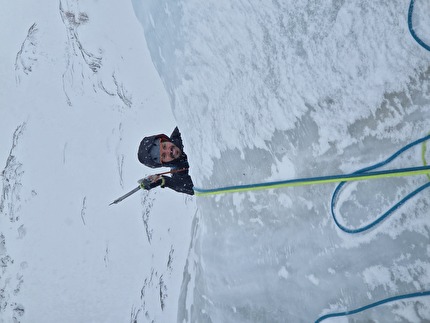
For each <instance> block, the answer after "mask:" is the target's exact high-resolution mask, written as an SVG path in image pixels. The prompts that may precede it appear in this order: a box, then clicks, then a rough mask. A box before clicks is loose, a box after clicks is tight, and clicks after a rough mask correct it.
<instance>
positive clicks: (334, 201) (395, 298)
mask: <svg viewBox="0 0 430 323" xmlns="http://www.w3.org/2000/svg"><path fill="white" fill-rule="evenodd" d="M414 4H415V0H411V2H410V4H409V11H408V28H409V32H410V33H411V35H412V37H413V38H414V39H415V41H416V42H417V43H418V44H419V45H420V46H422V47H423V48H424V49H426V50H428V51H430V46H429V45H427V44H426V43H425V42H423V41H422V40H421V39H420V38H419V37H418V36H417V34H416V33H415V30H414V28H413V26H412V14H413V11H414ZM429 138H430V136H426V137H423V138H421V139H418V140H417V141H414V142H412V143H410V144H409V145H407V146H405V147H403V148H402V149H400V150H399V151H397V152H396V153H394V154H393V155H392V156H390V157H389V158H387V159H386V160H384V161H382V162H380V163H378V164H375V165H373V166H370V167H367V168H363V169H361V170H358V171H356V172H355V173H364V172H367V171H370V170H373V169H375V168H378V167H382V166H384V165H386V164H388V163H389V162H391V161H392V160H393V159H395V158H396V157H398V156H399V155H400V154H402V153H403V152H405V151H406V150H408V149H410V148H412V147H414V146H415V145H418V144H420V143H422V142H424V141H426V140H428V139H429ZM345 184H346V183H345V182H343V183H340V184H339V185H338V186H337V187H336V189H335V191H334V193H333V196H332V199H331V214H332V216H333V219H334V222H335V223H336V225H337V226H338V227H339V228H340V229H341V230H342V231H344V232H347V233H351V234H355V233H360V232H364V231H366V230H369V229H370V228H372V227H374V226H375V225H377V224H379V223H380V222H382V221H383V220H384V219H386V218H387V217H388V216H389V215H390V214H392V213H393V212H394V211H395V210H397V209H398V208H399V207H400V206H402V205H403V204H404V203H405V202H406V201H407V200H409V199H410V198H412V197H413V196H415V195H416V194H418V193H419V192H421V191H423V190H424V189H426V188H428V187H429V186H430V182H429V183H427V184H424V185H422V186H420V187H418V188H417V189H416V190H415V191H413V192H411V193H409V194H408V195H407V196H405V197H404V198H403V199H402V200H401V201H400V202H398V203H397V204H396V205H394V206H393V207H391V208H390V209H389V210H388V211H387V212H385V213H384V214H382V215H381V216H380V217H378V218H377V219H376V220H375V221H373V222H372V223H370V224H368V225H365V226H364V227H361V228H358V229H349V228H347V227H345V226H343V225H341V224H340V223H339V222H338V220H337V218H336V214H335V212H334V207H335V204H336V201H337V196H338V195H339V192H340V190H341V188H342V187H343V186H344V185H345ZM422 296H430V291H424V292H418V293H412V294H404V295H398V296H394V297H390V298H386V299H383V300H380V301H378V302H375V303H371V304H369V305H366V306H363V307H360V308H357V309H355V310H351V311H345V312H339V313H332V314H327V315H324V316H321V317H319V318H318V319H317V320H316V321H315V323H319V322H321V321H323V320H326V319H328V318H332V317H339V316H348V315H352V314H356V313H359V312H362V311H366V310H368V309H370V308H373V307H376V306H379V305H382V304H386V303H390V302H394V301H398V300H401V299H407V298H414V297H422Z"/></svg>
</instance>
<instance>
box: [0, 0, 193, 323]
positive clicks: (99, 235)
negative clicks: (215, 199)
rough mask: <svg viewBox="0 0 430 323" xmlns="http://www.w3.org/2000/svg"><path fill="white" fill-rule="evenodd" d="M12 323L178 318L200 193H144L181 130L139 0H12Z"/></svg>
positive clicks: (8, 154)
mask: <svg viewBox="0 0 430 323" xmlns="http://www.w3.org/2000/svg"><path fill="white" fill-rule="evenodd" d="M0 24H1V28H0V40H1V44H2V46H1V50H0V55H1V56H0V58H1V59H0V71H1V75H2V78H1V81H0V82H1V86H0V100H1V108H0V129H1V130H0V131H1V136H0V138H1V139H0V143H1V145H0V147H1V149H0V161H1V163H2V166H1V171H2V172H1V175H2V176H1V178H0V180H1V188H2V191H1V192H2V193H1V196H0V197H1V200H0V263H1V267H0V322H5V323H6V322H7V323H8V322H115V323H116V322H132V321H134V320H135V319H137V320H139V321H147V320H157V321H165V322H168V321H173V320H175V319H176V313H177V304H178V302H177V300H178V298H179V292H180V287H181V280H182V273H183V267H184V265H185V260H186V257H187V250H188V247H189V243H190V240H191V221H192V217H193V215H194V214H195V204H194V200H193V199H192V198H185V197H184V196H180V195H178V194H174V193H173V192H168V190H164V191H162V192H161V191H154V192H150V194H147V193H144V192H139V193H137V194H136V195H134V196H132V197H130V198H129V199H127V200H125V201H123V202H122V203H121V204H119V205H115V206H108V205H109V203H110V202H112V201H113V200H114V199H115V198H117V197H118V196H120V195H122V194H124V193H125V192H127V191H128V190H131V189H132V188H134V187H136V186H137V180H138V179H139V178H141V177H144V176H145V175H149V174H151V173H152V172H153V170H149V169H147V168H145V167H143V166H142V165H141V164H139V162H138V161H137V158H136V157H137V156H136V154H137V148H138V145H139V142H140V140H141V139H142V137H143V136H145V135H152V134H153V133H160V132H166V133H167V134H170V132H171V131H172V130H173V128H174V126H175V125H176V123H175V121H174V119H173V117H172V114H171V112H170V111H171V110H170V107H169V101H168V98H167V96H166V94H165V91H164V88H163V85H162V83H161V81H160V79H159V77H158V75H157V73H156V71H155V69H154V67H153V65H152V62H151V59H150V57H149V53H148V50H147V47H146V44H145V39H144V35H143V31H142V28H141V26H140V25H139V24H138V22H137V20H136V18H135V15H134V12H133V8H132V5H131V3H117V2H115V1H109V2H106V1H104V2H102V3H101V2H98V1H90V2H86V3H82V2H79V1H72V0H70V1H69V0H63V1H54V2H53V1H38V2H32V1H18V2H8V3H6V2H3V3H2V10H1V12H0Z"/></svg>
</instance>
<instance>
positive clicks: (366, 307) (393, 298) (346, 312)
mask: <svg viewBox="0 0 430 323" xmlns="http://www.w3.org/2000/svg"><path fill="white" fill-rule="evenodd" d="M422 296H430V291H425V292H418V293H411V294H404V295H399V296H394V297H390V298H386V299H383V300H380V301H378V302H375V303H372V304H369V305H366V306H363V307H360V308H357V309H355V310H351V311H345V312H339V313H331V314H327V315H324V316H321V317H319V318H318V319H317V320H316V321H315V323H319V322H321V321H323V320H326V319H328V318H332V317H339V316H347V315H352V314H356V313H359V312H363V311H366V310H368V309H370V308H372V307H376V306H379V305H382V304H386V303H390V302H394V301H398V300H401V299H407V298H414V297H422Z"/></svg>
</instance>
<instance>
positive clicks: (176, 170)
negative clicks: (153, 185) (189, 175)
mask: <svg viewBox="0 0 430 323" xmlns="http://www.w3.org/2000/svg"><path fill="white" fill-rule="evenodd" d="M186 170H188V168H181V169H172V170H169V171H167V172H163V173H158V174H155V175H154V176H161V175H165V174H174V173H179V172H184V171H186ZM140 189H142V186H141V185H139V186H138V187H136V188H135V189H133V190H131V191H130V192H128V193H127V194H124V195H123V196H121V197H118V198H117V199H116V200H115V201H113V202H112V203H111V204H109V206H110V205H112V204H117V203H119V202H121V201H122V200H124V199H126V198H127V197H129V196H130V195H133V194H134V193H136V192H137V191H139V190H140Z"/></svg>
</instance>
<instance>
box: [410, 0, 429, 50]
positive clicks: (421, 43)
mask: <svg viewBox="0 0 430 323" xmlns="http://www.w3.org/2000/svg"><path fill="white" fill-rule="evenodd" d="M414 2H415V0H411V3H410V4H409V11H408V28H409V32H410V33H411V35H412V37H413V38H414V39H415V40H416V42H417V43H418V44H420V45H421V46H422V47H423V48H425V49H427V50H428V51H430V46H429V45H427V44H426V43H425V42H423V41H422V40H421V38H419V37H418V36H417V34H416V33H415V30H414V27H413V26H412V13H413V11H414Z"/></svg>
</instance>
